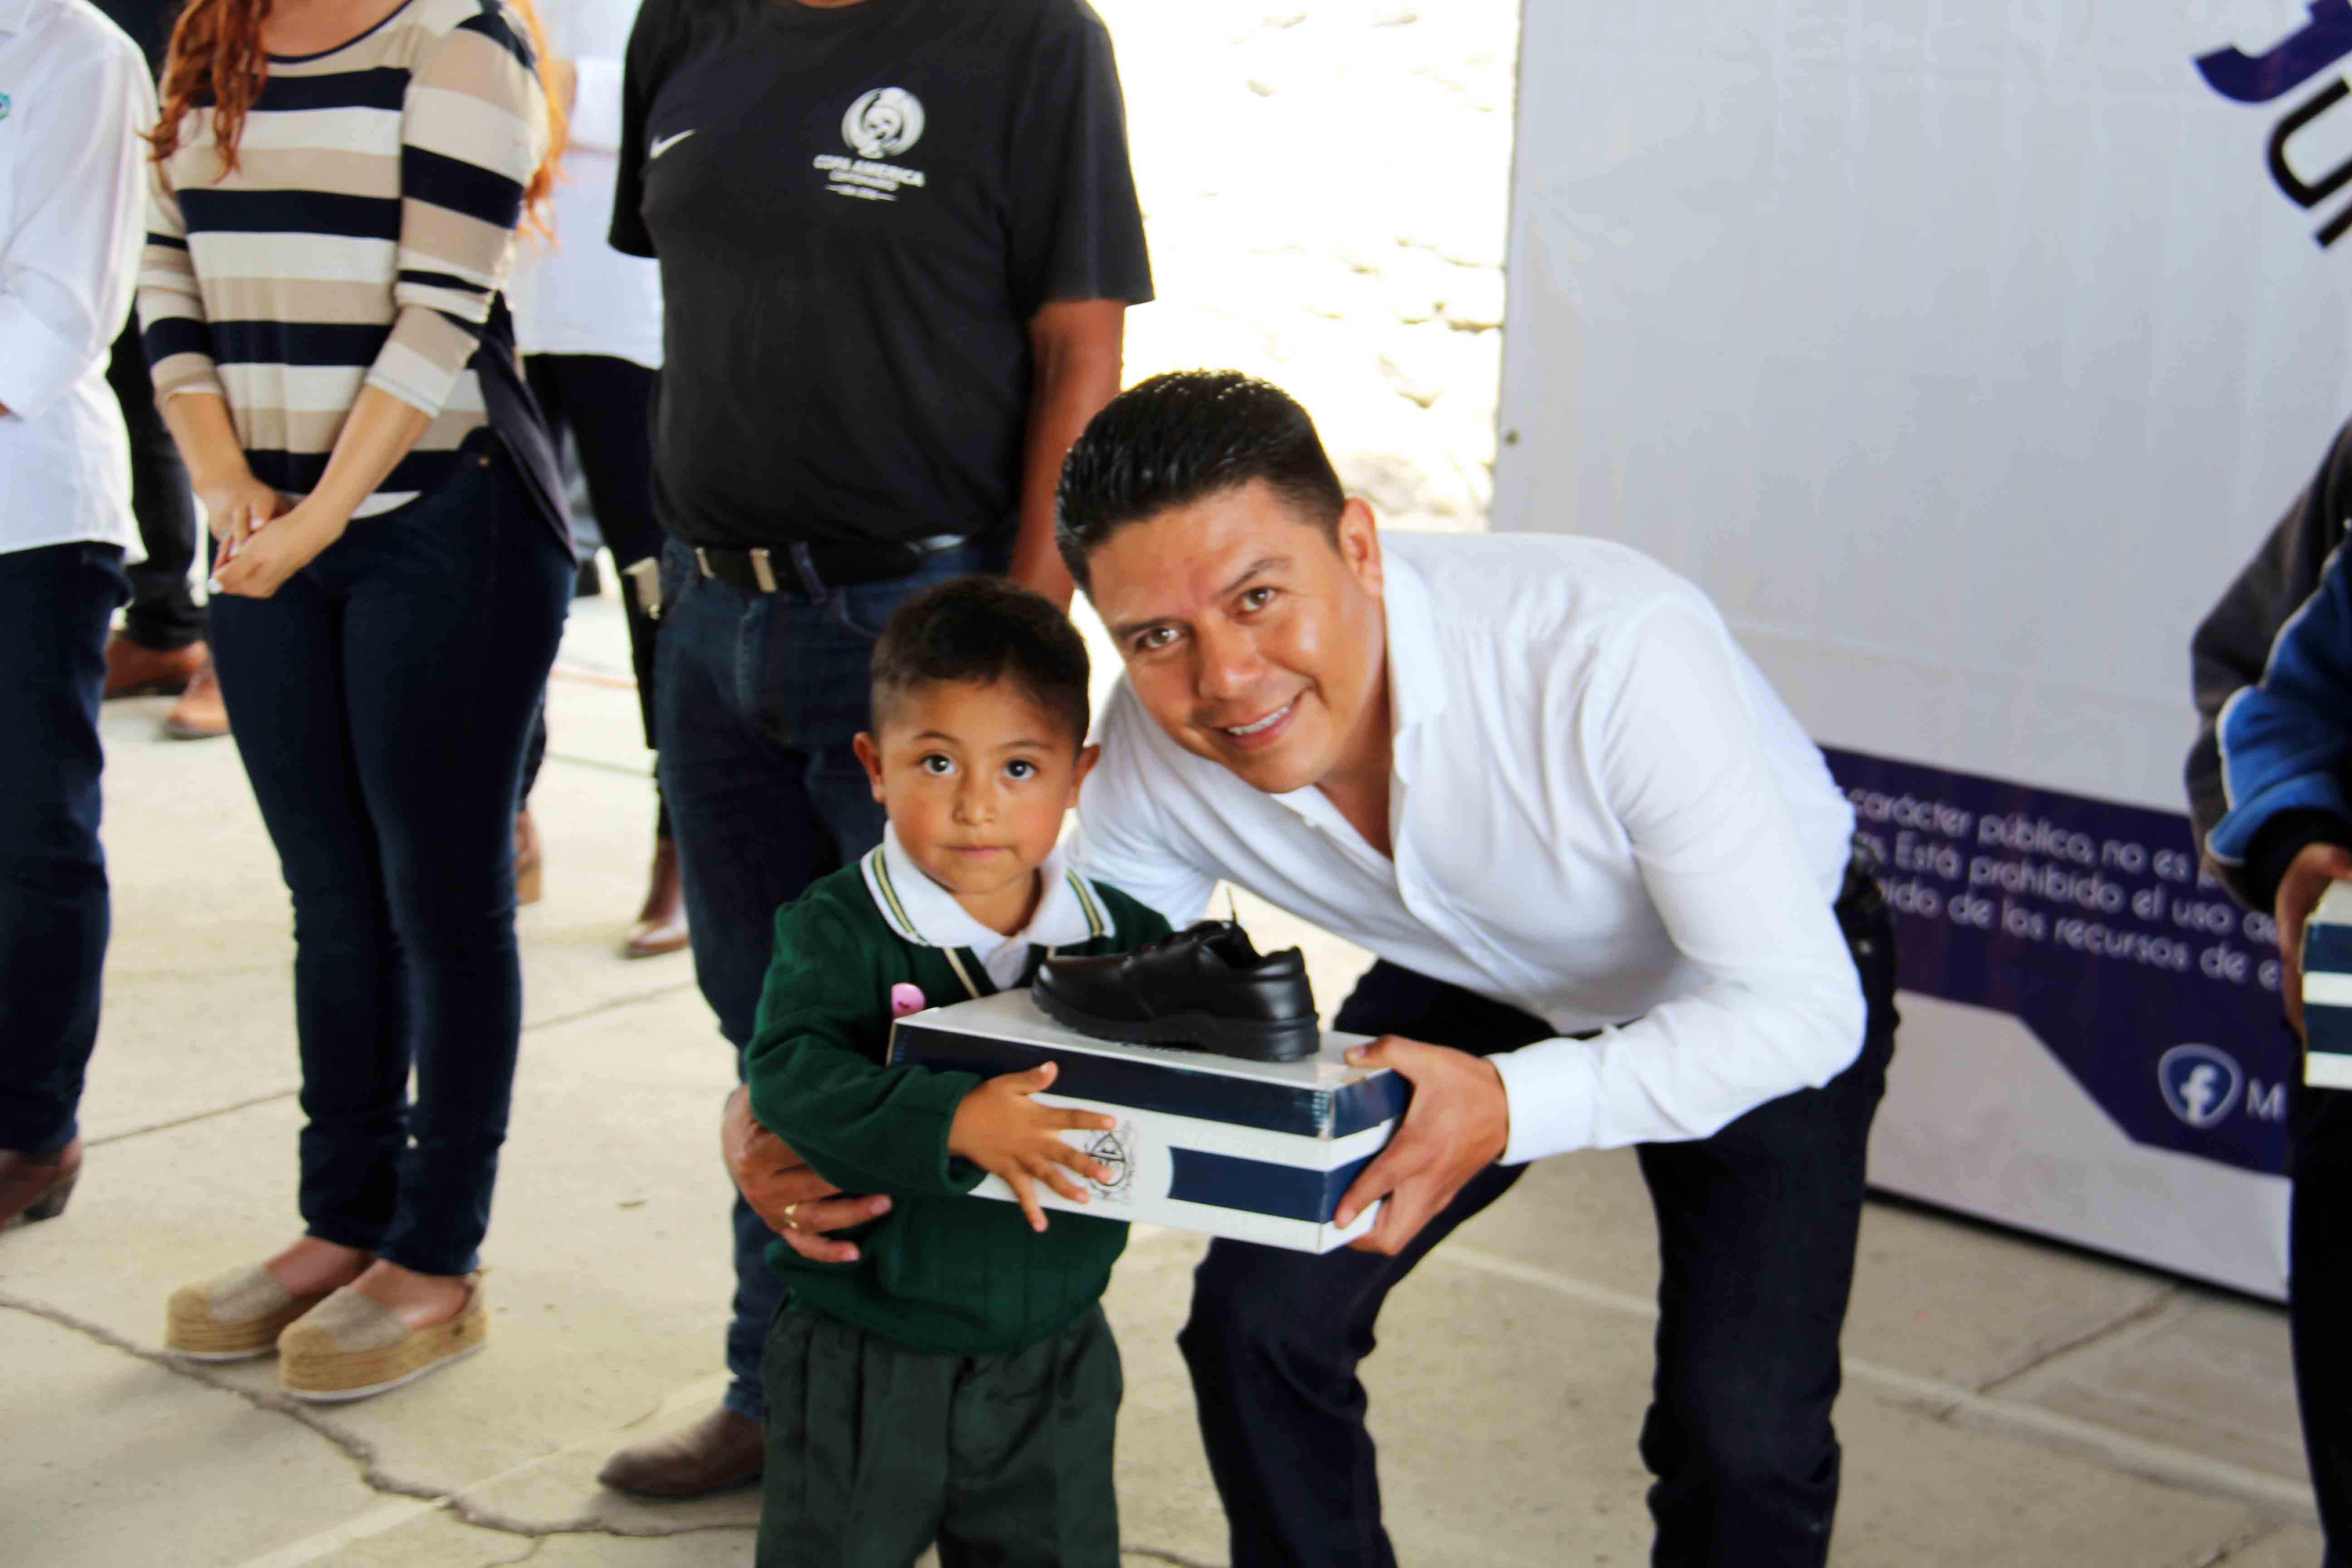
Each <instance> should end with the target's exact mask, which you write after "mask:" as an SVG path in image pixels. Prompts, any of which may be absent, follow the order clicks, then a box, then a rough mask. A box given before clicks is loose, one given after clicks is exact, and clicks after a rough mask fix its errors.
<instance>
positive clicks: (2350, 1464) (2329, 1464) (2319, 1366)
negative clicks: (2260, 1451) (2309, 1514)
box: [2287, 1084, 2352, 1568]
mask: <svg viewBox="0 0 2352 1568" xmlns="http://www.w3.org/2000/svg"><path fill="white" fill-rule="evenodd" d="M2293 1095H2294V1099H2293V1113H2292V1120H2291V1122H2290V1132H2291V1150H2292V1152H2291V1154H2290V1162H2291V1163H2290V1167H2289V1174H2290V1175H2291V1176H2293V1178H2294V1197H2293V1200H2292V1203H2293V1208H2292V1210H2291V1217H2290V1219H2289V1221H2288V1225H2287V1326H2288V1331H2289V1334H2290V1336H2291V1338H2292V1341H2293V1344H2294V1396H2295V1403H2296V1404H2297V1405H2299V1406H2300V1407H2301V1409H2302V1412H2303V1446H2304V1452H2305V1454H2306V1455H2307V1456H2308V1457H2309V1458H2310V1462H2311V1484H2312V1489H2313V1490H2314V1491H2315V1493H2316V1494H2317V1495H2318V1499H2319V1523H2320V1528H2321V1530H2322V1531H2325V1532H2326V1536H2327V1555H2326V1559H2325V1563H2324V1568H2347V1565H2352V1344H2347V1342H2345V1338H2344V1320H2345V1312H2346V1310H2347V1306H2352V1093H2347V1092H2346V1091H2344V1090H2341V1089H2309V1088H2306V1087H2305V1086H2304V1085H2302V1084H2297V1085H2295V1086H2294V1091H2293Z"/></svg>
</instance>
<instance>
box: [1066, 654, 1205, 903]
mask: <svg viewBox="0 0 2352 1568" xmlns="http://www.w3.org/2000/svg"><path fill="white" fill-rule="evenodd" d="M1153 724H1154V721H1153V720H1152V719H1151V717H1150V715H1149V714H1147V713H1144V712H1142V711H1140V710H1139V707H1138V705H1137V704H1136V701H1135V699H1134V698H1133V697H1132V696H1131V695H1130V694H1129V691H1128V689H1127V686H1126V684H1125V682H1123V681H1122V682H1121V683H1120V685H1119V687H1118V689H1117V690H1116V691H1114V692H1113V693H1112V695H1111V700H1110V702H1109V703H1108V706H1107V707H1106V708H1105V710H1104V712H1103V721H1102V723H1101V724H1100V725H1099V726H1098V727H1097V731H1096V733H1097V737H1098V739H1099V741H1100V743H1101V745H1102V761H1101V762H1099V763H1097V764H1096V765H1095V771H1094V773H1093V774H1092V775H1091V776H1089V777H1088V778H1087V784H1086V788H1085V791H1084V792H1083V794H1082V795H1081V797H1080V799H1079V802H1078V831H1077V836H1076V838H1075V839H1074V840H1073V841H1072V844H1071V849H1070V863H1071V864H1072V865H1074V866H1076V868H1077V870H1078V874H1079V875H1080V876H1082V877H1086V878H1087V879H1090V880H1093V881H1097V882H1108V884H1110V885H1111V886H1112V887H1114V888H1117V889H1118V890H1119V891H1120V892H1122V893H1125V894H1127V895H1128V897H1129V898H1131V899H1134V900H1136V901H1137V902H1139V903H1141V904H1143V905H1145V906H1146V907H1148V908H1150V909H1153V910H1158V911H1159V912H1160V915H1161V917H1162V918H1164V919H1165V920H1166V921H1168V923H1169V924H1170V925H1171V926H1172V927H1174V928H1175V929H1176V930H1178V931H1181V930H1183V929H1184V928H1185V927H1186V926H1188V925H1190V924H1192V922H1193V921H1197V920H1199V919H1200V918H1201V916H1202V914H1203V913H1205V912H1206V911H1207V910H1208V908H1209V900H1210V897H1211V896H1212V895H1213V894H1214V893H1215V892H1216V889H1217V879H1216V876H1215V874H1214V873H1213V872H1210V871H1204V870H1202V868H1201V867H1200V866H1199V864H1198V863H1197V858H1194V857H1191V856H1188V854H1187V853H1186V851H1187V849H1188V847H1189V846H1188V845H1186V843H1185V842H1184V841H1183V840H1182V839H1181V838H1179V837H1176V835H1175V833H1174V831H1173V829H1172V827H1171V824H1170V822H1169V819H1168V817H1167V815H1166V813H1164V812H1163V811H1161V810H1160V805H1159V803H1158V802H1156V801H1155V800H1153V799H1152V795H1151V791H1150V787H1149V786H1148V785H1147V784H1145V782H1144V781H1145V778H1146V775H1147V773H1149V772H1150V770H1152V769H1155V768H1159V767H1161V766H1163V765H1164V764H1163V762H1162V760H1161V759H1159V758H1155V757H1154V756H1153V755H1152V754H1151V752H1152V747H1153V744H1154V741H1155V739H1156V733H1157V731H1156V729H1147V726H1152V725H1153Z"/></svg>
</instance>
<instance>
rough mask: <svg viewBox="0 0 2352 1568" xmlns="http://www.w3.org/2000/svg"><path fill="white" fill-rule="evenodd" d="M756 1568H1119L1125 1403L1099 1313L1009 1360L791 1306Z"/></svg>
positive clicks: (779, 1360) (775, 1392)
mask: <svg viewBox="0 0 2352 1568" xmlns="http://www.w3.org/2000/svg"><path fill="white" fill-rule="evenodd" d="M763 1375H764V1379H765V1383H766V1385H767V1388H768V1391H769V1392H768V1405H769V1408H768V1465H767V1474H766V1478H765V1479H764V1480H763V1481H762V1483H761V1492H762V1495H761V1500H760V1545H759V1568H913V1563H914V1562H915V1559H916V1558H918V1557H919V1556H921V1555H922V1553H923V1549H924V1548H925V1547H927V1546H929V1544H930V1543H931V1542H932V1541H933V1539H934V1538H936V1539H937V1540H938V1542H939V1547H940V1568H1118V1564H1119V1554H1118V1489H1117V1487H1115V1486H1114V1485H1113V1484H1112V1476H1111V1470H1112V1463H1111V1461H1112V1453H1111V1440H1112V1438H1113V1436H1114V1435H1115V1434H1116V1432H1117V1430H1118V1402H1119V1398H1120V1395H1121V1394H1122V1393H1123V1392H1124V1385H1123V1383H1122V1380H1121V1376H1120V1373H1119V1364H1118V1342H1116V1341H1114V1340H1113V1339H1112V1338H1111V1333H1110V1325H1109V1324H1108V1322H1106V1321H1103V1313H1102V1308H1101V1307H1099V1306H1097V1307H1093V1308H1090V1309H1089V1310H1087V1313H1086V1315H1085V1316H1083V1317H1081V1318H1080V1319H1078V1321H1076V1322H1075V1323H1072V1324H1071V1325H1070V1326H1069V1327H1067V1328H1066V1329H1064V1330H1062V1331H1060V1332H1059V1333H1057V1334H1055V1335H1054V1336H1052V1337H1051V1338H1050V1339H1046V1340H1043V1341H1041V1342H1038V1343H1036V1344H1034V1345H1030V1346H1028V1347H1027V1348H1025V1349H1023V1350H1018V1351H1011V1352H1006V1353H1004V1354H1002V1355H978V1356H956V1355H932V1354H927V1353H925V1352H921V1351H911V1350H906V1349H902V1348H901V1347H899V1346H898V1345H895V1344H892V1343H891V1342H889V1341H887V1340H884V1339H879V1338H877V1337H876V1336H875V1335H872V1334H867V1333H861V1332H859V1331H857V1330H856V1329H852V1328H848V1327H846V1326H845V1325H843V1324H840V1323H836V1322H834V1321H831V1320H829V1319H826V1318H820V1317H817V1316H815V1315H814V1314H813V1313H808V1312H799V1311H793V1310H791V1309H789V1308H787V1309H786V1310H783V1311H781V1312H778V1313H777V1314H776V1316H775V1320H774V1322H773V1325H772V1327H771V1329H770V1330H769V1332H768V1343H767V1358H766V1363H765V1371H764V1374H763Z"/></svg>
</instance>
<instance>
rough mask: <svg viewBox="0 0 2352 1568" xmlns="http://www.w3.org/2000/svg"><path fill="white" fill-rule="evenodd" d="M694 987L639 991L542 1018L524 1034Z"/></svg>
mask: <svg viewBox="0 0 2352 1568" xmlns="http://www.w3.org/2000/svg"><path fill="white" fill-rule="evenodd" d="M694 986H695V983H694V982H693V981H691V980H681V981H678V982H677V984H672V985H661V986H656V987H655V988H654V989H653V990H651V991H638V992H635V993H632V994H629V995H626V996H615V997H614V998H612V999H611V1000H610V1001H606V1002H599V1003H597V1004H595V1005H593V1006H591V1007H583V1008H582V1009H580V1011H578V1012H577V1013H562V1014H559V1015H557V1016H554V1017H552V1018H541V1019H540V1020H539V1021H538V1022H536V1023H532V1024H525V1025H524V1026H523V1027H522V1032H523V1033H524V1034H526V1035H535V1034H538V1033H539V1032H540V1031H541V1030H543V1029H552V1028H556V1027H558V1026H562V1025H564V1024H576V1023H578V1022H580V1021H581V1020H582V1019H583V1018H594V1017H600V1016H603V1015H604V1014H606V1013H617V1012H619V1011H620V1010H621V1009H622V1008H624V1007H636V1006H641V1005H644V1004H646V1003H647V1002H658V1001H660V1000H661V999H662V998H663V997H665V996H675V995H677V994H678V993H679V992H681V991H691V990H693V989H694ZM711 1029H712V1032H713V1033H716V1032H717V1030H718V1026H717V1025H716V1024H714V1025H712V1026H711Z"/></svg>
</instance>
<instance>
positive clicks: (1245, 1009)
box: [1031, 921, 1323, 1062]
mask: <svg viewBox="0 0 2352 1568" xmlns="http://www.w3.org/2000/svg"><path fill="white" fill-rule="evenodd" d="M1031 994H1033V995H1034V996H1035V997H1036V999H1037V1005H1038V1006H1039V1007H1041V1008H1043V1009H1044V1010H1045V1016H1047V1017H1049V1018H1051V1019H1053V1020H1055V1022H1056V1023H1061V1024H1066V1025H1068V1026H1070V1027H1071V1028H1073V1029H1076V1030H1077V1031H1078V1032H1079V1033H1080V1034H1082V1035H1092V1036H1093V1037H1095V1038H1097V1039H1098V1040H1118V1041H1122V1042H1127V1041H1132V1042H1137V1043H1139V1044H1143V1045H1151V1046H1194V1047H1199V1048H1200V1049H1202V1050H1204V1051H1214V1052H1216V1053H1217V1054H1218V1055H1220V1056H1227V1057H1242V1058H1246V1059H1248V1060H1251V1061H1260V1062H1289V1061H1297V1059H1298V1058H1301V1057H1311V1056H1313V1055H1314V1054H1315V1052H1316V1051H1317V1049H1318V1047H1321V1045H1322V1043H1323V1035H1322V1031H1321V1030H1320V1029H1319V1028H1318V1027H1317V1026H1316V1023H1315V993H1314V992H1313V991H1312V990H1311V989H1310V988H1309V987H1308V985H1307V960H1306V958H1305V956H1304V955H1302V954H1301V953H1300V952H1299V951H1298V950H1297V948H1295V947H1293V948H1286V949H1285V950H1284V951H1282V952H1273V953H1267V954H1266V955H1265V956H1264V957H1260V956H1259V955H1258V951H1257V949H1256V948H1255V947H1252V946H1251V945H1250V939H1249V933H1248V932H1247V931H1244V930H1242V928H1241V927H1239V926H1237V925H1235V924H1234V922H1233V921H1201V922H1200V923H1199V924H1197V925H1193V926H1190V927H1187V928H1186V929H1185V930H1183V931H1178V932H1177V933H1176V934H1175V935H1173V936H1171V937H1163V938H1161V939H1160V941H1158V942H1150V943H1148V944H1146V945H1145V946H1142V947H1139V948H1138V949H1136V950H1135V951H1134V952H1124V953H1119V954H1117V955H1115V956H1113V957H1109V958H1055V959H1049V960H1047V961H1046V963H1045V967H1044V968H1043V969H1041V970H1039V971H1038V973H1037V982H1036V984H1035V985H1034V986H1033V987H1032V988H1031Z"/></svg>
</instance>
